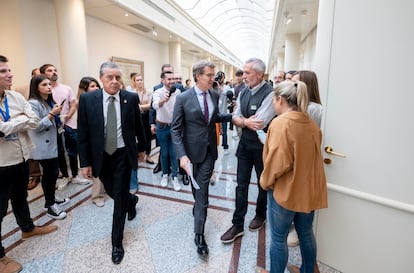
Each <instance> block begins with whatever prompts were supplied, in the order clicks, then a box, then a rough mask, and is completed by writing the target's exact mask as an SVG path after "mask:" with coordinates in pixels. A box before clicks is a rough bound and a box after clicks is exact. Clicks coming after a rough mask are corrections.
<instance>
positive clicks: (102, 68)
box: [99, 61, 122, 77]
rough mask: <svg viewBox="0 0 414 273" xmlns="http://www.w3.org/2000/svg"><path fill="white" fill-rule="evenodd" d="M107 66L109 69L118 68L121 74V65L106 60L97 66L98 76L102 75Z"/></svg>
mask: <svg viewBox="0 0 414 273" xmlns="http://www.w3.org/2000/svg"><path fill="white" fill-rule="evenodd" d="M107 68H109V69H119V71H121V74H122V70H121V67H120V66H119V65H118V64H117V63H114V62H109V61H108V62H104V63H103V64H101V68H99V76H100V77H102V76H103V74H104V70H105V69H107Z"/></svg>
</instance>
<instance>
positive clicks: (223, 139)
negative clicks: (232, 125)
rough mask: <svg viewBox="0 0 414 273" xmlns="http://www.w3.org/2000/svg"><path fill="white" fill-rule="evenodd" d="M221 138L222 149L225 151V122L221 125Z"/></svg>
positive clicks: (226, 145) (226, 147)
mask: <svg viewBox="0 0 414 273" xmlns="http://www.w3.org/2000/svg"><path fill="white" fill-rule="evenodd" d="M221 136H222V144H221V146H223V149H225V150H227V149H228V148H229V145H228V144H227V122H222V123H221Z"/></svg>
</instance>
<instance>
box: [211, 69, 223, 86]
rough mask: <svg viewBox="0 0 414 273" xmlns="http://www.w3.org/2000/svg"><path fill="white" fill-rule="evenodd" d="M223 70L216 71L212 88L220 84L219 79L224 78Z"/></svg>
mask: <svg viewBox="0 0 414 273" xmlns="http://www.w3.org/2000/svg"><path fill="white" fill-rule="evenodd" d="M224 77H225V76H224V72H222V71H219V72H217V74H216V76H215V77H214V82H213V88H214V89H217V88H218V87H219V86H220V83H221V81H222V80H223V79H224Z"/></svg>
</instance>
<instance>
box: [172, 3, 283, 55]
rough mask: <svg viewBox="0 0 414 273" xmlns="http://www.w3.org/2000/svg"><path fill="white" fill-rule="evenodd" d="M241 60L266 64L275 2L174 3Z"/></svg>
mask: <svg viewBox="0 0 414 273" xmlns="http://www.w3.org/2000/svg"><path fill="white" fill-rule="evenodd" d="M174 1H175V2H176V3H177V4H178V5H179V6H180V7H181V8H182V9H183V10H184V11H186V12H187V13H188V14H189V15H190V16H191V17H193V18H194V20H196V21H197V22H198V23H199V24H200V25H202V26H203V27H204V28H205V29H206V30H207V31H209V32H210V33H211V34H212V35H213V36H214V37H215V38H216V39H217V40H219V41H220V42H221V43H222V44H223V45H224V46H226V47H227V48H228V49H229V50H230V51H232V53H233V54H234V55H235V56H237V57H238V58H239V59H240V60H241V61H245V60H247V59H249V58H251V57H258V58H261V59H262V60H263V61H265V62H266V60H267V59H268V54H269V46H270V37H271V31H272V23H273V17H274V8H275V1H276V0H174Z"/></svg>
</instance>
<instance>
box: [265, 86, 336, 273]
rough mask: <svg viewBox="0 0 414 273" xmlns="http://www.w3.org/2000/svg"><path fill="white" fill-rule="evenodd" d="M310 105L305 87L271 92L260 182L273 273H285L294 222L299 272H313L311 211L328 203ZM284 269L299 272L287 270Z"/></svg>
mask: <svg viewBox="0 0 414 273" xmlns="http://www.w3.org/2000/svg"><path fill="white" fill-rule="evenodd" d="M308 103H309V97H308V93H307V89H306V85H305V84H304V83H303V82H301V81H298V82H295V83H294V82H283V83H280V84H278V85H277V86H276V87H275V91H274V98H273V106H274V108H275V110H276V112H277V114H278V116H277V118H275V119H274V120H273V121H272V123H271V124H270V126H269V130H268V134H267V139H266V143H265V145H264V148H263V163H264V169H263V172H262V175H261V178H260V185H261V186H262V188H263V189H266V190H268V219H269V224H270V231H271V244H270V272H271V273H283V272H284V271H285V268H286V265H287V261H288V255H289V252H288V246H287V235H288V232H289V228H290V226H291V223H292V222H293V223H294V224H295V226H296V230H297V233H298V236H299V241H300V248H301V254H302V265H301V269H300V272H302V273H313V272H314V268H315V263H316V241H315V236H314V234H313V230H312V223H313V218H314V213H315V210H316V209H321V208H326V207H327V206H328V201H327V189H326V178H325V173H324V169H323V163H322V155H321V150H320V146H321V142H322V133H321V131H320V129H319V127H318V125H317V124H316V123H315V122H314V121H313V120H312V119H311V118H310V117H309V115H308V114H307V108H308ZM288 269H289V271H291V272H298V271H297V270H298V268H296V267H293V266H291V265H288ZM261 272H267V271H266V270H262V271H261Z"/></svg>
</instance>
